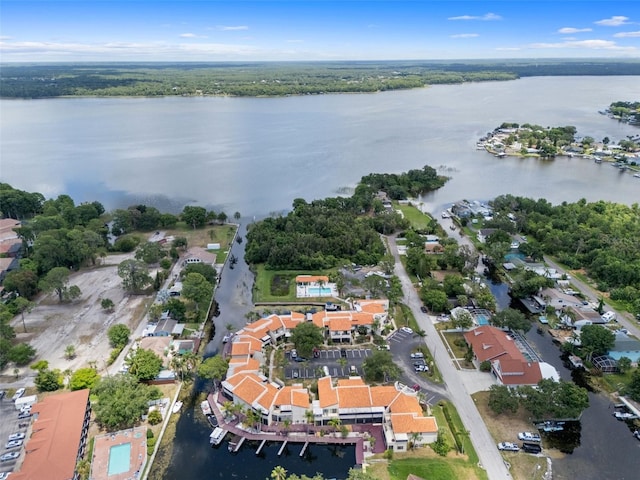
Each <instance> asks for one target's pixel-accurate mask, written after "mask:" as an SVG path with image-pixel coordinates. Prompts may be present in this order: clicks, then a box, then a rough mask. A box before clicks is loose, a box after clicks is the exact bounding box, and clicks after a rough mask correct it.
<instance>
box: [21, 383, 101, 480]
mask: <svg viewBox="0 0 640 480" xmlns="http://www.w3.org/2000/svg"><path fill="white" fill-rule="evenodd" d="M31 412H32V413H33V415H34V417H35V420H34V422H33V428H32V433H31V437H30V438H29V439H28V440H27V441H26V442H25V447H24V451H25V454H24V461H23V462H22V465H21V467H20V470H19V471H17V472H14V473H12V474H11V478H12V479H14V478H15V479H17V480H35V479H47V480H71V479H73V480H77V479H78V478H79V477H80V476H79V474H78V472H77V471H76V464H77V462H78V460H81V459H82V458H83V457H84V454H85V450H86V446H87V437H88V431H89V422H90V420H91V403H90V402H89V390H88V389H85V390H77V391H75V392H67V393H60V394H56V395H51V396H49V397H46V398H45V399H44V400H43V401H41V402H38V403H36V404H35V405H33V407H32V410H31Z"/></svg>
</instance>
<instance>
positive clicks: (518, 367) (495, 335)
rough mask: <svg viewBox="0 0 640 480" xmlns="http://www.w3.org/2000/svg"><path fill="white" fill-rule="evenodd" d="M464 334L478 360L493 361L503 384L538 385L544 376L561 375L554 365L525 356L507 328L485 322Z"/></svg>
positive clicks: (499, 380) (494, 370)
mask: <svg viewBox="0 0 640 480" xmlns="http://www.w3.org/2000/svg"><path fill="white" fill-rule="evenodd" d="M464 338H465V340H466V342H467V344H468V345H469V346H470V347H471V349H472V350H473V353H474V356H475V358H476V360H477V361H478V363H482V362H485V361H488V362H490V364H491V373H492V375H493V376H494V377H495V378H496V380H497V381H498V383H500V384H501V385H506V386H509V387H516V386H520V385H537V384H538V382H539V381H540V380H542V379H543V378H551V379H554V380H558V379H559V378H560V377H559V375H558V372H557V371H556V370H555V368H553V367H552V366H551V365H549V364H546V363H544V362H537V361H535V360H533V359H532V358H531V356H530V355H527V356H525V354H524V353H523V351H521V350H520V348H519V347H518V345H516V342H515V341H514V338H513V337H512V336H511V335H509V333H507V332H505V331H504V330H501V329H499V328H496V327H492V326H489V325H484V326H481V327H478V328H475V329H473V330H470V331H468V332H466V333H464Z"/></svg>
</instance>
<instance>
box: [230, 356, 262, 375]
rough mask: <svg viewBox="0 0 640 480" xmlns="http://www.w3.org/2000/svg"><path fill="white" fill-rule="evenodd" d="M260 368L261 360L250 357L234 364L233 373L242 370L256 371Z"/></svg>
mask: <svg viewBox="0 0 640 480" xmlns="http://www.w3.org/2000/svg"><path fill="white" fill-rule="evenodd" d="M259 368H260V362H259V361H258V360H256V359H255V358H249V359H248V360H247V361H246V362H245V363H242V364H240V363H239V364H237V365H234V367H233V374H234V375H235V374H236V373H240V372H255V371H256V370H258V369H259Z"/></svg>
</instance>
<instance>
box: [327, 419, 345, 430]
mask: <svg viewBox="0 0 640 480" xmlns="http://www.w3.org/2000/svg"><path fill="white" fill-rule="evenodd" d="M340 425H342V420H340V419H339V418H338V417H333V418H332V419H331V420H329V426H330V427H332V428H333V429H334V431H338V427H339V426H340Z"/></svg>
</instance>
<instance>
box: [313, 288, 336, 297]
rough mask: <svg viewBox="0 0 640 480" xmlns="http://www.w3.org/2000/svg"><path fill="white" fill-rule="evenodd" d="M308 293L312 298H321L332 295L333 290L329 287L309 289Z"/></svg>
mask: <svg viewBox="0 0 640 480" xmlns="http://www.w3.org/2000/svg"><path fill="white" fill-rule="evenodd" d="M307 293H308V294H309V295H311V296H312V297H321V296H326V295H331V289H330V288H327V287H322V288H320V287H309V288H308V289H307Z"/></svg>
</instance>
